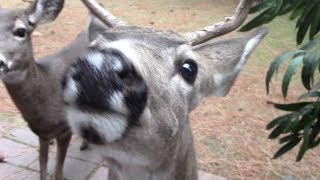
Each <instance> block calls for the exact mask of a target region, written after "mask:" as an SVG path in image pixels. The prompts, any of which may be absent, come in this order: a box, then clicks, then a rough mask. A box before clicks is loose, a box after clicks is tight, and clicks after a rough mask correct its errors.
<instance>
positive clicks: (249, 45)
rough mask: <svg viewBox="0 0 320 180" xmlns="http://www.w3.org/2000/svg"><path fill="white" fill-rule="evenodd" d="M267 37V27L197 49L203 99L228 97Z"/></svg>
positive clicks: (196, 47) (199, 46)
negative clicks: (253, 52) (248, 60)
mask: <svg viewBox="0 0 320 180" xmlns="http://www.w3.org/2000/svg"><path fill="white" fill-rule="evenodd" d="M266 34H267V29H266V28H260V29H259V30H257V31H255V32H253V33H251V34H249V35H246V36H243V37H238V38H232V39H227V40H221V41H211V42H210V41H209V42H207V43H204V44H201V45H198V46H195V47H194V48H193V50H194V51H195V52H196V53H198V55H199V56H200V60H199V62H198V66H199V67H200V68H199V73H198V79H199V81H198V83H199V84H198V85H199V90H200V93H201V97H205V96H210V95H214V96H225V95H227V94H228V92H229V90H230V88H231V87H232V85H233V83H234V81H235V79H236V77H237V75H238V74H239V72H240V71H241V69H242V68H243V66H244V64H245V63H246V60H247V59H248V57H249V55H250V54H251V52H252V51H253V50H254V49H255V47H257V45H258V44H259V43H260V41H261V40H262V39H263V38H264V36H265V35H266Z"/></svg>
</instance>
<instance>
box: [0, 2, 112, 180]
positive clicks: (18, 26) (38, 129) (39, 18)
mask: <svg viewBox="0 0 320 180" xmlns="http://www.w3.org/2000/svg"><path fill="white" fill-rule="evenodd" d="M63 5H64V0H36V1H33V2H31V4H30V5H29V7H27V8H26V9H14V10H9V9H2V8H0V34H1V35H0V78H1V80H2V82H3V83H4V85H5V87H6V89H7V91H8V93H9V95H10V96H11V99H12V100H13V102H14V104H15V105H16V107H17V108H18V109H19V111H20V112H21V114H22V117H23V118H24V120H25V121H26V122H27V124H28V126H29V127H30V129H31V130H32V131H33V132H34V133H35V134H36V135H37V136H38V137H39V164H40V179H41V180H45V179H46V177H47V162H48V149H49V144H50V141H51V140H52V139H56V141H57V155H56V165H55V172H54V176H55V179H57V180H61V179H63V164H64V160H65V157H66V153H67V149H68V146H69V142H70V139H71V136H72V132H71V130H70V127H69V125H68V123H67V120H66V113H65V111H64V101H63V94H62V93H63V92H62V88H61V83H60V82H61V79H62V78H63V75H64V72H65V70H66V68H67V67H68V66H69V65H70V64H71V63H72V60H74V57H78V56H79V55H81V53H82V52H83V50H85V49H86V48H87V46H88V43H89V38H93V37H94V33H91V34H90V36H91V37H89V36H88V31H89V30H90V29H89V28H91V29H93V30H94V32H99V29H102V28H103V29H105V27H104V26H105V25H104V24H103V23H101V22H99V21H98V20H97V19H94V16H90V20H89V25H88V29H86V30H84V31H82V32H80V34H79V35H78V36H77V37H76V38H75V40H73V41H72V42H71V43H70V44H69V45H67V46H66V47H64V48H62V49H61V50H60V51H58V52H56V53H54V54H51V55H48V56H46V57H43V58H41V59H39V60H37V61H35V59H34V55H33V51H32V41H31V38H32V32H33V31H34V29H35V28H36V27H37V26H38V25H41V24H44V23H49V22H51V21H54V20H55V19H56V18H57V16H58V15H59V13H60V11H61V10H62V8H63ZM111 18H112V16H111ZM83 145H86V143H84V144H83ZM3 159H4V157H3Z"/></svg>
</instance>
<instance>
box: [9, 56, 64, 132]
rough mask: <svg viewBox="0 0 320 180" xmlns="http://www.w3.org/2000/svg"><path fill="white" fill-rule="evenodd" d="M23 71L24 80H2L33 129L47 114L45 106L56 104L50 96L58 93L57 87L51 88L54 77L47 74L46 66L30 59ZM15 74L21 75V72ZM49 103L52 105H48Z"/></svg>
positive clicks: (53, 83) (53, 84) (52, 96)
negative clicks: (12, 81)
mask: <svg viewBox="0 0 320 180" xmlns="http://www.w3.org/2000/svg"><path fill="white" fill-rule="evenodd" d="M24 71H25V72H24ZM24 71H23V72H21V73H26V74H25V77H24V80H22V81H20V82H18V83H10V82H6V81H4V84H5V86H6V88H7V90H8V93H9V94H10V96H11V98H12V100H13V102H14V103H15V105H16V106H17V108H18V109H19V110H20V112H21V114H22V116H23V117H24V119H25V120H26V121H27V122H28V124H29V126H30V127H31V129H34V128H33V127H34V126H39V125H37V124H38V123H39V121H41V119H44V117H46V116H47V113H48V109H47V108H48V107H54V105H55V104H56V103H55V102H53V101H52V98H53V99H54V98H55V96H56V94H57V93H59V92H55V91H56V90H57V89H59V88H53V87H54V86H55V85H56V83H55V81H54V78H52V77H51V76H50V75H49V74H48V70H46V67H44V66H43V65H39V64H37V63H36V62H35V61H32V62H31V63H30V64H29V65H28V67H27V68H26V69H25V70H24ZM16 75H17V76H21V74H16ZM12 78H14V77H12ZM49 104H50V105H51V104H52V105H51V106H48V105H49ZM58 116H59V115H58V114H57V117H58Z"/></svg>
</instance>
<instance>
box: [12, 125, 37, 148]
mask: <svg viewBox="0 0 320 180" xmlns="http://www.w3.org/2000/svg"><path fill="white" fill-rule="evenodd" d="M6 137H8V138H10V139H13V140H15V141H18V142H23V143H24V144H29V145H31V146H35V147H39V139H38V136H37V135H36V134H34V133H33V132H32V131H31V130H30V129H29V128H28V127H19V128H15V129H12V130H11V131H9V133H7V134H6Z"/></svg>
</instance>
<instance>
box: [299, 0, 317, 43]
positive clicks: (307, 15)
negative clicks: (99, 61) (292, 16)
mask: <svg viewBox="0 0 320 180" xmlns="http://www.w3.org/2000/svg"><path fill="white" fill-rule="evenodd" d="M317 3H319V1H308V3H307V5H306V6H305V8H304V11H303V13H302V15H301V16H300V18H299V20H298V21H297V24H296V27H297V28H298V32H297V38H296V39H297V44H301V43H302V41H303V39H304V37H305V35H306V33H307V31H308V29H309V27H310V25H311V23H312V21H313V18H312V17H313V13H312V11H313V9H315V8H316V7H317V6H316V4H317ZM315 13H318V12H315Z"/></svg>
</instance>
